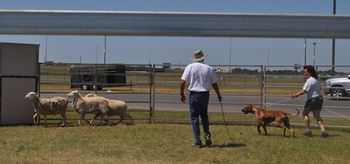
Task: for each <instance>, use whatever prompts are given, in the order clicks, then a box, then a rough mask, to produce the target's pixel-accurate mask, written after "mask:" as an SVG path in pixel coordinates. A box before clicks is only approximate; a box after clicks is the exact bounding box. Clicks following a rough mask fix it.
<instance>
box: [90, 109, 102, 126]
mask: <svg viewBox="0 0 350 164" xmlns="http://www.w3.org/2000/svg"><path fill="white" fill-rule="evenodd" d="M100 115H101V114H100V112H98V113H95V116H94V118H93V119H92V120H91V121H90V125H91V124H92V123H94V121H95V120H96V118H98V117H100Z"/></svg>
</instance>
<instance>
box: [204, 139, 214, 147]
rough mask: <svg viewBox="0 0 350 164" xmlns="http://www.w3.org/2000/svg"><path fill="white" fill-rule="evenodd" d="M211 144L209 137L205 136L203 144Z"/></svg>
mask: <svg viewBox="0 0 350 164" xmlns="http://www.w3.org/2000/svg"><path fill="white" fill-rule="evenodd" d="M212 144H213V143H212V142H211V139H210V137H205V146H210V145H212Z"/></svg>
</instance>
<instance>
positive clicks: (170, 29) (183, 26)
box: [0, 10, 350, 38]
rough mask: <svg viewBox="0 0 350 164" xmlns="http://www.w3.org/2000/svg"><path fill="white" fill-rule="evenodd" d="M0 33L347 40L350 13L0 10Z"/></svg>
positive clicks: (349, 29)
mask: <svg viewBox="0 0 350 164" xmlns="http://www.w3.org/2000/svg"><path fill="white" fill-rule="evenodd" d="M0 34H34V35H45V34H48V35H138V36H205V37H277V38H305V37H306V38H350V16H340V15H336V16H335V15H296V14H294V15H290V14H289V15H280V14H237V13H186V12H114V11H110V12H109V11H53V10H50V11H43V10H0Z"/></svg>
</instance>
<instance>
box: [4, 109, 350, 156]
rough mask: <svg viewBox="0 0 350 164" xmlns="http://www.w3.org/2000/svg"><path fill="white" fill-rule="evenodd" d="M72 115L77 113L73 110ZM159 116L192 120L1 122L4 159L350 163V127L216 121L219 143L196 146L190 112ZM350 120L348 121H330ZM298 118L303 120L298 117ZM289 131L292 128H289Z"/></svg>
mask: <svg viewBox="0 0 350 164" xmlns="http://www.w3.org/2000/svg"><path fill="white" fill-rule="evenodd" d="M68 113H69V114H68V117H69V118H74V117H76V114H75V113H73V112H68ZM131 115H132V116H133V117H134V118H138V119H143V118H146V119H147V116H148V112H147V111H143V110H131ZM226 116H227V117H226V120H228V121H234V120H236V121H239V120H240V121H253V116H251V115H241V114H227V115H226ZM89 117H91V116H89ZM156 118H158V119H159V120H161V119H165V118H167V119H170V120H171V119H179V120H187V124H169V123H164V122H163V123H157V124H148V123H145V121H141V120H138V121H136V124H135V125H127V124H119V125H117V126H88V125H87V126H80V127H78V126H76V124H75V122H76V120H70V121H69V122H70V124H69V126H68V127H57V126H56V125H54V124H50V125H49V126H47V127H44V126H8V127H0V131H1V133H0V147H1V149H0V161H1V162H2V163H348V162H349V161H350V156H349V153H350V152H349V151H350V149H349V147H350V142H349V140H350V131H348V130H336V129H329V134H330V136H329V137H328V138H320V137H319V129H318V128H314V129H313V133H314V135H315V136H314V137H312V138H307V137H304V136H303V135H302V132H303V129H301V128H296V132H297V137H296V138H291V137H289V136H288V137H283V136H282V130H281V129H278V128H275V127H268V132H269V133H270V135H268V136H262V135H258V133H257V130H256V127H255V126H244V125H229V126H228V132H229V134H230V136H231V137H232V140H230V138H229V137H228V135H227V133H226V129H225V126H224V125H222V124H213V125H211V133H212V136H213V146H212V147H209V148H208V147H205V148H202V149H196V148H192V147H191V146H190V145H191V144H192V142H193V141H192V129H191V126H190V125H189V124H188V122H189V120H188V114H187V113H186V112H157V113H156ZM210 119H211V121H215V120H216V121H220V120H222V116H221V115H220V113H210ZM330 120H334V122H333V123H339V124H341V125H344V124H345V125H346V124H347V125H348V124H349V123H348V120H343V119H330V118H329V119H327V120H325V122H326V123H327V122H330ZM292 122H294V123H302V122H301V119H300V118H294V120H292ZM287 134H288V133H287Z"/></svg>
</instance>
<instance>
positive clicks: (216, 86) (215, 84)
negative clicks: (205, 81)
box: [212, 83, 222, 102]
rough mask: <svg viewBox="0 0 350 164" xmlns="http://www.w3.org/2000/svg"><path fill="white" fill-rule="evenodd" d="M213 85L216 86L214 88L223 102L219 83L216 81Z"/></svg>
mask: <svg viewBox="0 0 350 164" xmlns="http://www.w3.org/2000/svg"><path fill="white" fill-rule="evenodd" d="M212 86H213V88H214V90H215V92H216V95H217V96H218V100H219V101H220V102H221V100H222V97H221V94H220V90H219V86H218V84H217V83H214V84H212Z"/></svg>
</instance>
